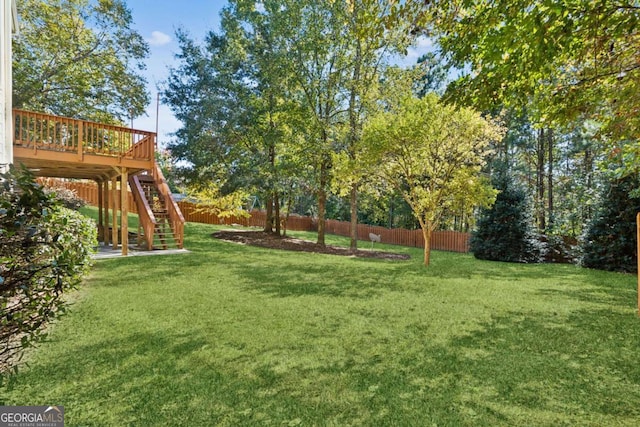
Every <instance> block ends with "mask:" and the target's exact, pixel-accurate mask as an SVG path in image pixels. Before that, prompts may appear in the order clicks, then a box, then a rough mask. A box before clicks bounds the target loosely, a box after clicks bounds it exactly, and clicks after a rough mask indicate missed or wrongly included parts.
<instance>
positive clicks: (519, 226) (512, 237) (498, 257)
mask: <svg viewBox="0 0 640 427" xmlns="http://www.w3.org/2000/svg"><path fill="white" fill-rule="evenodd" d="M494 186H495V187H496V189H497V190H498V191H499V192H498V196H497V197H496V201H495V203H494V204H493V206H491V207H490V208H489V209H483V210H482V212H481V214H480V219H479V220H478V224H477V229H476V231H475V232H474V233H473V236H472V237H471V252H473V255H474V256H475V257H476V258H478V259H486V260H491V261H508V262H525V263H529V262H540V261H542V255H543V250H542V244H541V242H540V240H539V236H538V234H537V232H536V229H535V227H534V225H533V220H532V218H531V214H530V212H531V210H530V208H529V203H528V201H527V195H526V193H525V192H524V191H523V190H522V189H521V188H518V187H517V186H516V185H515V184H514V182H513V179H512V178H511V176H510V175H508V173H507V172H502V173H500V174H498V175H497V178H496V179H495V183H494Z"/></svg>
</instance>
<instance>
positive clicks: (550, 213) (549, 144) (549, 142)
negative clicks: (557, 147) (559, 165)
mask: <svg viewBox="0 0 640 427" xmlns="http://www.w3.org/2000/svg"><path fill="white" fill-rule="evenodd" d="M547 149H548V151H549V174H548V175H547V183H548V184H547V187H548V188H547V194H548V196H547V200H548V206H547V212H548V216H549V221H548V225H549V229H552V228H553V223H554V212H553V130H552V129H547Z"/></svg>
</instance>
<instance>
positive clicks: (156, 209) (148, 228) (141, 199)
mask: <svg viewBox="0 0 640 427" xmlns="http://www.w3.org/2000/svg"><path fill="white" fill-rule="evenodd" d="M163 184H164V183H163V182H162V181H161V182H160V183H158V179H157V178H156V177H154V176H153V175H151V174H140V175H133V176H131V177H129V186H130V187H131V192H132V194H133V198H134V200H135V202H136V204H137V205H138V215H139V219H140V225H141V229H142V236H139V243H140V244H142V245H143V246H145V249H147V250H154V249H170V248H182V247H183V246H182V244H183V242H182V237H183V228H182V227H183V224H184V219H182V218H181V217H182V215H181V214H180V213H179V210H178V214H179V215H177V216H178V218H176V215H175V210H176V208H177V207H176V205H175V202H174V201H173V199H172V198H171V195H170V194H168V193H167V192H166V191H165V192H164V194H163V192H162V191H161V188H160V186H161V185H163ZM164 185H166V184H164ZM172 208H173V212H172ZM172 213H174V215H172ZM141 238H142V239H141Z"/></svg>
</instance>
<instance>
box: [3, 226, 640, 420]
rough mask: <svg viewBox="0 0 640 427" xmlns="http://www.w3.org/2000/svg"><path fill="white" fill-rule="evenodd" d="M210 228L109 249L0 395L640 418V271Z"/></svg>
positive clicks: (128, 416) (83, 409)
mask: <svg viewBox="0 0 640 427" xmlns="http://www.w3.org/2000/svg"><path fill="white" fill-rule="evenodd" d="M216 229H218V228H216V227H212V226H206V225H200V224H187V226H186V247H187V248H188V249H190V250H191V251H192V253H190V254H182V255H174V256H155V257H132V258H121V259H111V260H103V261H100V262H98V263H97V265H96V267H95V268H94V272H93V274H92V275H91V277H90V278H89V279H88V280H87V283H86V286H85V287H84V288H83V289H82V290H81V291H80V292H79V294H78V295H77V297H76V299H77V302H76V303H75V305H74V307H72V313H71V314H70V315H69V316H68V317H66V318H65V319H64V320H63V321H61V322H60V323H59V324H57V325H56V326H55V328H53V330H52V334H51V339H50V341H49V342H48V343H46V344H45V345H43V346H42V347H41V348H39V349H37V350H36V351H34V352H32V353H31V354H30V355H29V366H28V367H27V368H24V369H23V370H22V373H21V374H19V376H18V378H17V379H16V381H15V383H14V384H13V386H12V387H11V388H10V389H6V388H5V389H4V390H2V398H3V400H4V402H5V403H7V404H11V405H35V404H38V405H49V404H56V405H64V406H65V412H66V415H67V417H66V418H67V425H70V426H77V425H83V426H86V425H90V426H103V425H104V426H109V425H114V426H115V425H118V426H120V425H136V426H146V425H148V426H156V425H157V426H161V425H172V426H194V425H202V426H204V425H223V426H227V425H228V426H236V425H291V426H295V425H337V426H338V425H339V426H344V425H367V426H370V425H376V426H401V425H402V426H404V425H416V426H425V425H426V426H430V425H437V426H496V425H504V426H514V425H523V426H524V425H527V426H530V425H537V426H558V425H581V426H602V425H629V426H631V425H634V426H635V425H637V423H638V419H640V363H639V358H640V356H639V355H640V321H639V320H638V317H637V316H636V310H635V302H636V290H635V277H634V276H628V275H621V274H614V273H605V272H598V271H590V270H583V269H579V268H576V267H574V266H567V265H515V264H503V263H492V262H484V261H478V260H475V259H474V258H473V257H472V256H470V255H460V254H451V253H443V252H434V254H433V259H432V266H431V267H429V268H428V269H424V268H423V267H422V266H421V259H422V258H421V250H420V249H411V248H400V247H393V246H384V245H383V246H382V247H383V248H385V249H387V250H393V251H399V252H405V253H409V254H411V255H412V259H411V260H410V261H400V262H390V261H381V260H371V259H356V258H349V257H337V256H330V255H318V254H310V253H296V252H278V251H270V250H266V249H262V248H255V247H248V246H241V245H237V244H233V243H227V242H222V241H219V240H216V239H212V238H211V237H210V234H211V233H212V232H213V231H214V230H216ZM292 234H295V235H296V236H298V237H305V236H307V237H309V238H311V239H312V238H313V236H312V235H311V234H305V233H292ZM328 243H331V244H346V243H347V241H346V239H342V238H339V237H335V236H328ZM363 246H365V245H363ZM377 248H379V247H377Z"/></svg>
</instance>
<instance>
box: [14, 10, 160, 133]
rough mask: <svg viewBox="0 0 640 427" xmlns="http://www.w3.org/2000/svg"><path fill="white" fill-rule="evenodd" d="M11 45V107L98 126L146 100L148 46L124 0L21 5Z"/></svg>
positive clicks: (139, 109) (132, 112)
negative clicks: (144, 71)
mask: <svg viewBox="0 0 640 427" xmlns="http://www.w3.org/2000/svg"><path fill="white" fill-rule="evenodd" d="M18 6H19V7H20V19H21V30H20V35H19V36H18V37H16V38H15V39H14V47H13V78H14V82H13V89H14V93H13V105H14V107H16V108H25V109H30V110H35V111H45V112H48V113H52V114H58V115H64V116H70V117H77V118H82V119H86V120H96V121H103V122H115V121H120V122H124V121H126V118H128V117H131V116H138V115H140V114H142V113H143V112H144V110H145V107H146V105H147V104H148V103H149V94H148V93H147V92H146V88H145V86H146V82H145V80H144V78H143V77H142V76H140V75H139V74H138V72H139V71H140V70H142V69H144V67H145V64H144V62H143V61H144V59H145V58H146V57H147V55H148V46H147V44H146V42H145V41H144V39H143V38H142V37H141V36H140V35H139V34H138V33H137V32H136V31H134V30H133V29H132V28H131V24H132V17H131V12H130V11H129V10H128V9H127V7H126V4H125V2H124V1H123V0H97V1H89V0H25V1H20V2H18Z"/></svg>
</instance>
